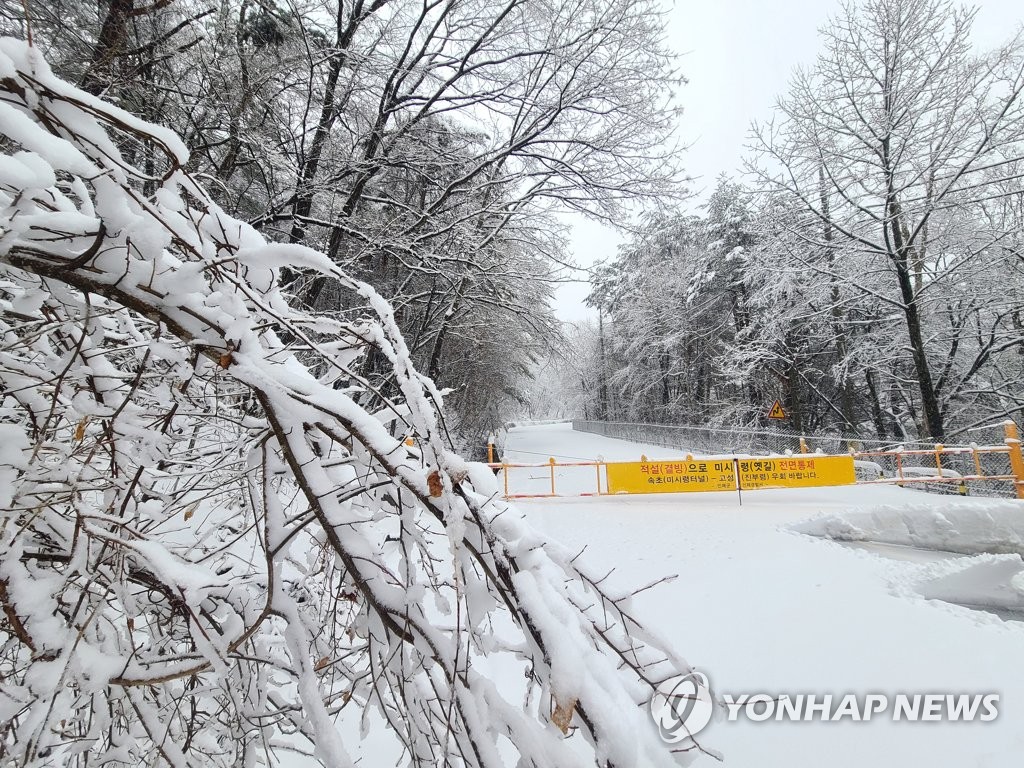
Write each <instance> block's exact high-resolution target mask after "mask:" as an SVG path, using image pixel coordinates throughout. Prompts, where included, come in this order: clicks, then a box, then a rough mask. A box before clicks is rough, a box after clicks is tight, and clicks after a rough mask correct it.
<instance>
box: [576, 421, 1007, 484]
mask: <svg viewBox="0 0 1024 768" xmlns="http://www.w3.org/2000/svg"><path fill="white" fill-rule="evenodd" d="M572 425H573V429H575V430H578V431H580V432H590V433H593V434H598V435H604V436H606V437H614V438H618V439H620V440H629V441H630V442H636V443H647V444H649V445H659V446H663V447H665V448H676V449H679V451H680V452H681V453H693V454H697V455H699V454H708V455H716V454H753V455H765V454H787V453H793V454H797V453H801V452H802V451H808V452H811V453H824V454H830V455H836V454H844V453H854V455H855V458H856V460H857V461H856V467H857V479H858V481H861V482H870V481H873V480H892V479H893V478H905V481H906V482H905V485H906V486H907V487H913V488H918V489H920V490H927V491H930V492H933V493H950V494H960V495H974V496H998V497H1011V498H1012V497H1016V492H1015V490H1014V486H1013V482H1012V481H1011V480H1007V479H1006V478H1007V477H1008V476H1010V475H1011V474H1012V472H1011V468H1010V459H1009V454H1008V453H1007V451H1006V450H1005V443H1004V437H1003V432H1002V425H993V426H992V427H990V428H986V429H985V430H983V431H981V432H979V433H978V435H977V436H978V437H979V438H980V439H981V440H984V441H985V445H979V444H975V443H970V444H967V445H960V446H950V447H946V448H940V450H936V445H935V444H934V443H924V442H917V441H907V442H903V443H894V442H892V441H888V442H887V441H882V440H870V439H864V438H861V437H853V436H849V435H842V434H805V435H801V434H799V433H797V432H792V431H787V430H784V429H775V430H755V429H742V428H718V427H699V426H692V425H667V424H641V423H631V422H608V421H584V420H580V419H577V420H574V421H573V423H572ZM986 446H987V447H986ZM989 448H993V449H997V450H989ZM923 478H928V480H927V481H925V480H923ZM937 478H942V479H941V480H938V479H937ZM993 478H999V479H993Z"/></svg>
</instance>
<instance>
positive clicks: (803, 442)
mask: <svg viewBox="0 0 1024 768" xmlns="http://www.w3.org/2000/svg"><path fill="white" fill-rule="evenodd" d="M800 453H807V441H806V440H804V439H803V438H802V437H801V438H800Z"/></svg>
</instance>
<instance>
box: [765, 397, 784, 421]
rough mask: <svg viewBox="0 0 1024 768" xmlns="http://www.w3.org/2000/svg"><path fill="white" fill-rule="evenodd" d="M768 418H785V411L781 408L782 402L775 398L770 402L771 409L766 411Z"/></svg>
mask: <svg viewBox="0 0 1024 768" xmlns="http://www.w3.org/2000/svg"><path fill="white" fill-rule="evenodd" d="M768 418H769V419H784V418H786V412H785V411H784V410H782V403H780V402H779V401H778V400H776V401H775V402H774V403H772V407H771V410H769V411H768Z"/></svg>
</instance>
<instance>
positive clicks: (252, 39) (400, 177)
mask: <svg viewBox="0 0 1024 768" xmlns="http://www.w3.org/2000/svg"><path fill="white" fill-rule="evenodd" d="M87 6H89V4H82V3H81V2H77V0H52V2H46V3H29V4H21V3H19V2H17V0H15V1H14V2H11V3H8V10H7V13H5V14H0V30H8V33H9V34H14V35H21V36H25V35H26V34H28V32H29V31H30V30H31V31H32V33H33V34H34V37H35V40H36V44H37V45H38V46H39V47H40V48H42V49H44V50H46V51H49V52H50V56H49V57H48V58H49V60H50V61H51V64H52V65H53V68H54V71H55V72H57V73H58V74H60V75H62V76H64V78H65V79H67V80H70V81H72V82H80V83H82V84H83V85H84V86H85V87H87V89H90V90H91V91H92V92H93V93H98V94H102V95H103V96H104V98H106V99H107V100H109V101H113V103H115V104H117V105H118V106H121V107H123V108H126V109H128V110H129V111H132V112H134V113H135V114H138V115H140V116H142V117H144V118H146V119H148V120H149V121H150V122H154V123H157V124H160V125H164V126H166V127H169V128H171V129H173V130H175V131H176V132H177V133H178V134H179V135H180V136H181V137H182V138H183V140H184V141H185V144H186V146H187V147H188V148H189V150H190V153H191V154H190V161H189V168H188V169H189V170H190V171H192V172H194V173H196V174H197V177H198V178H201V179H203V181H204V183H206V185H207V188H208V191H209V193H210V195H211V196H212V197H213V198H214V200H215V201H216V202H218V203H219V204H220V205H221V207H222V208H224V209H225V211H227V212H228V213H231V214H233V215H236V216H238V217H240V218H244V219H245V220H246V221H248V222H249V223H250V224H253V225H254V226H255V227H256V228H257V229H259V230H260V231H261V232H262V233H263V234H264V235H265V236H267V237H269V238H271V239H276V240H280V241H285V240H287V241H290V242H294V243H300V244H303V245H307V246H310V247H314V248H317V249H319V250H323V251H325V252H326V253H327V254H328V255H329V256H330V258H331V259H332V261H334V262H335V263H337V264H339V265H341V266H342V267H343V268H344V269H345V270H346V271H347V272H349V273H350V274H352V275H353V276H354V277H358V278H361V279H363V280H365V281H366V282H368V283H370V284H371V285H372V286H373V287H374V288H375V289H376V290H377V291H378V293H380V294H381V295H382V296H384V297H385V298H386V299H388V300H389V301H391V302H392V303H393V304H394V306H395V309H396V319H397V321H398V324H399V327H400V328H401V329H402V330H403V332H404V333H405V336H406V339H407V343H408V345H409V349H410V352H411V354H412V357H413V360H414V361H415V363H416V365H417V366H418V367H419V368H420V369H421V370H423V371H424V372H426V373H428V374H430V375H431V377H432V378H434V379H435V381H436V382H437V383H438V385H439V386H441V387H443V388H451V389H454V390H457V391H458V392H459V395H458V396H457V397H456V398H452V399H451V400H450V402H449V410H450V412H451V413H452V414H453V415H454V416H457V417H458V418H457V423H455V424H453V431H454V432H456V433H462V434H461V436H462V437H463V438H467V439H472V438H473V437H474V436H476V437H478V436H479V432H480V425H479V424H478V423H477V422H478V421H479V414H480V413H497V412H501V411H502V410H504V409H505V408H507V407H508V404H509V403H514V402H515V401H516V399H517V398H519V397H520V396H521V388H520V387H511V386H493V387H491V388H489V389H488V390H486V391H485V393H484V394H485V395H486V398H487V401H486V402H481V398H479V397H465V396H464V395H465V391H464V389H463V386H464V383H465V382H464V378H463V376H462V375H461V374H462V372H463V371H465V370H466V366H464V365H463V364H462V363H463V360H464V359H465V357H464V353H463V350H464V349H466V348H472V347H474V345H478V346H487V345H489V343H490V339H489V337H491V336H493V333H491V330H492V329H493V328H494V327H500V328H504V329H508V336H509V340H510V342H509V343H508V344H506V345H505V346H504V348H503V349H502V353H501V354H500V355H495V356H493V360H494V361H495V363H496V364H497V368H496V369H494V370H493V372H492V374H491V375H492V378H494V379H497V380H499V381H501V382H510V381H513V380H515V379H516V378H518V377H519V374H520V371H522V370H523V369H525V368H528V367H529V366H530V365H531V364H532V362H533V352H534V348H535V347H536V346H537V342H536V339H535V338H530V337H536V336H538V335H539V334H538V330H539V331H540V332H541V333H542V334H543V335H545V336H553V335H554V334H553V333H552V332H551V329H552V326H553V316H552V312H551V309H550V300H549V296H548V295H547V294H548V291H547V290H546V288H547V287H550V286H551V285H552V284H553V282H554V281H555V280H557V279H559V274H558V270H557V268H556V267H554V266H553V265H555V264H556V263H564V262H565V256H564V254H565V251H566V243H565V241H564V238H562V237H560V236H557V235H556V232H557V229H558V228H557V227H556V226H553V221H554V219H555V216H553V215H552V214H553V212H554V211H563V210H565V209H574V210H584V211H588V212H589V213H590V214H591V215H594V216H598V217H602V218H604V219H606V220H615V219H616V218H621V214H622V212H623V208H624V205H623V203H624V202H632V201H635V200H637V199H640V198H644V199H646V200H650V201H661V200H665V199H669V198H671V197H672V196H673V195H674V194H675V191H676V187H677V182H678V181H679V178H680V173H679V166H678V158H677V156H676V154H675V153H674V151H673V148H672V146H671V141H667V139H669V138H670V136H671V133H672V130H673V128H674V120H673V117H674V115H675V112H674V110H673V109H672V107H671V100H672V90H673V88H674V87H675V86H676V84H677V83H678V82H679V78H678V77H677V75H676V74H675V73H674V71H673V68H674V65H673V62H672V56H671V55H670V53H669V51H668V49H667V46H666V44H665V39H664V24H663V14H664V9H663V7H662V4H661V3H659V2H657V0H570V1H567V2H551V1H550V0H472V1H471V2H461V1H460V2H450V1H448V0H445V1H436V0H430V1H427V2H409V1H408V0H290V2H288V3H277V2H267V1H265V0H174V2H146V1H145V0H115V1H113V2H103V3H99V4H98V5H96V4H92V6H89V7H87ZM146 161H147V159H146V158H145V157H143V156H140V157H139V158H137V159H136V162H137V163H138V164H139V165H140V167H143V168H144V167H145V162H146ZM286 276H287V277H288V278H289V279H295V280H297V281H298V282H299V285H298V286H296V288H295V291H296V292H301V293H302V295H303V297H304V298H305V300H306V301H308V302H310V303H313V304H315V305H316V306H317V307H318V308H320V309H325V308H329V309H335V308H337V307H338V306H339V305H340V303H341V300H342V298H343V297H342V296H341V295H340V294H339V293H338V292H337V291H334V290H325V289H327V288H329V286H327V284H326V283H325V281H323V280H319V279H317V278H316V276H315V275H312V274H310V275H305V274H294V273H287V274H286ZM539 282H540V283H543V285H541V286H539V287H538V285H537V284H538V283H539ZM523 338H526V339H527V343H525V344H519V343H517V342H518V340H519V339H523ZM545 342H546V343H548V344H550V343H551V342H550V340H549V339H545ZM374 362H375V361H374V360H373V359H371V360H370V364H368V366H367V370H366V371H365V374H366V376H367V377H368V379H370V380H371V381H373V379H374V377H375V376H376V371H375V368H374V365H373V363H374ZM374 383H380V382H374ZM384 386H385V387H386V385H384ZM388 394H390V393H388ZM476 394H477V395H480V394H481V392H480V391H479V390H478V391H477V393H476ZM496 426H497V425H496V424H494V423H490V424H484V425H483V427H484V432H486V431H487V429H488V428H494V427H496Z"/></svg>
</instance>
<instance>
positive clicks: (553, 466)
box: [548, 456, 555, 496]
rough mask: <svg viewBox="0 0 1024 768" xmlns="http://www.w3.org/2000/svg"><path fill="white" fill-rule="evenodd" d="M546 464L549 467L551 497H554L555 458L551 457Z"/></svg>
mask: <svg viewBox="0 0 1024 768" xmlns="http://www.w3.org/2000/svg"><path fill="white" fill-rule="evenodd" d="M548 463H549V464H550V465H551V495H552V496H554V495H555V457H554V456H552V457H551V458H549V459H548Z"/></svg>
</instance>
